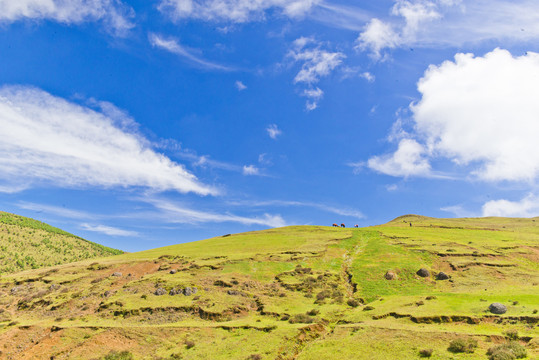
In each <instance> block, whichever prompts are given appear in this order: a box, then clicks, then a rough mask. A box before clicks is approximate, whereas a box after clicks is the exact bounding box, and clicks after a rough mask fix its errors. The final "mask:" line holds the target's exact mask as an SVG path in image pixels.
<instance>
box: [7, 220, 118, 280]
mask: <svg viewBox="0 0 539 360" xmlns="http://www.w3.org/2000/svg"><path fill="white" fill-rule="evenodd" d="M121 253H122V251H120V250H116V249H111V248H108V247H106V246H103V245H99V244H96V243H93V242H90V241H87V240H84V239H82V238H80V237H78V236H75V235H72V234H70V233H68V232H65V231H63V230H60V229H58V228H55V227H52V226H50V225H47V224H45V223H42V222H41V221H37V220H34V219H30V218H27V217H23V216H19V215H14V214H9V213H6V212H0V274H2V273H11V272H15V271H21V270H25V269H37V268H41V267H44V266H52V265H60V264H65V263H69V262H74V261H79V260H84V259H89V258H95V257H103V256H110V255H118V254H121Z"/></svg>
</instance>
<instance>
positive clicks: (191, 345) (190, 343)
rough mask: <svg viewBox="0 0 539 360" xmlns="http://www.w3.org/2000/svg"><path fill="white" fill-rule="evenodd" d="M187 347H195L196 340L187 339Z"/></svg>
mask: <svg viewBox="0 0 539 360" xmlns="http://www.w3.org/2000/svg"><path fill="white" fill-rule="evenodd" d="M185 347H186V348H187V349H191V348H194V347H195V342H194V341H193V340H185Z"/></svg>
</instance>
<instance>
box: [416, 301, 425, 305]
mask: <svg viewBox="0 0 539 360" xmlns="http://www.w3.org/2000/svg"><path fill="white" fill-rule="evenodd" d="M415 304H416V306H421V305H425V302H424V301H423V300H419V301H418V302H416V303H415Z"/></svg>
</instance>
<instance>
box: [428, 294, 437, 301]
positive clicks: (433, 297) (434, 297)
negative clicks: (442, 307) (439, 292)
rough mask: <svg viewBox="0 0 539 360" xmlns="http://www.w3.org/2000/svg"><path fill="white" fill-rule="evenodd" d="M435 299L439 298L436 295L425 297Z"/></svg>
mask: <svg viewBox="0 0 539 360" xmlns="http://www.w3.org/2000/svg"><path fill="white" fill-rule="evenodd" d="M434 299H437V297H436V296H435V295H431V296H427V297H426V298H425V300H434Z"/></svg>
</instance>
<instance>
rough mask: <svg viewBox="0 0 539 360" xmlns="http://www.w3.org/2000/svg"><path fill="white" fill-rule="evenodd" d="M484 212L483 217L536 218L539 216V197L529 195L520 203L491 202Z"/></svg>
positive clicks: (484, 206)
mask: <svg viewBox="0 0 539 360" xmlns="http://www.w3.org/2000/svg"><path fill="white" fill-rule="evenodd" d="M482 210H483V216H503V217H534V216H538V215H539V196H536V195H534V194H528V195H527V196H526V197H524V198H523V199H521V200H519V201H509V200H503V199H502V200H491V201H488V202H487V203H485V204H484V205H483V209H482Z"/></svg>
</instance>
